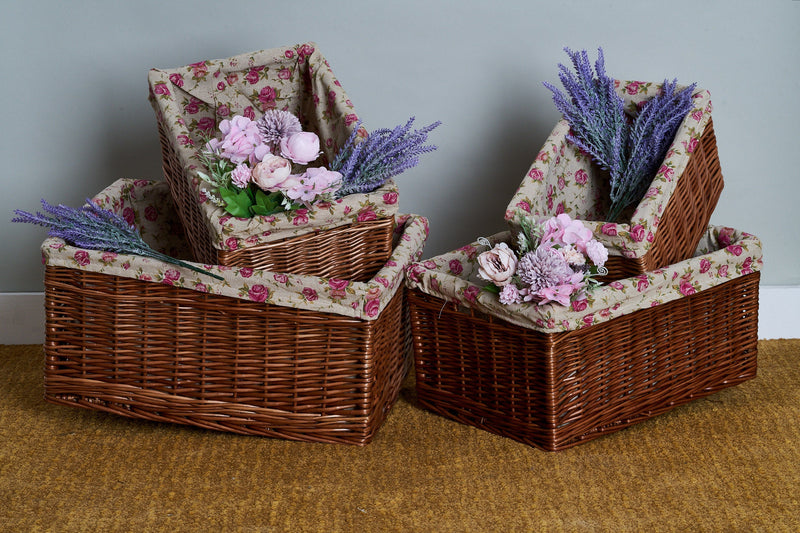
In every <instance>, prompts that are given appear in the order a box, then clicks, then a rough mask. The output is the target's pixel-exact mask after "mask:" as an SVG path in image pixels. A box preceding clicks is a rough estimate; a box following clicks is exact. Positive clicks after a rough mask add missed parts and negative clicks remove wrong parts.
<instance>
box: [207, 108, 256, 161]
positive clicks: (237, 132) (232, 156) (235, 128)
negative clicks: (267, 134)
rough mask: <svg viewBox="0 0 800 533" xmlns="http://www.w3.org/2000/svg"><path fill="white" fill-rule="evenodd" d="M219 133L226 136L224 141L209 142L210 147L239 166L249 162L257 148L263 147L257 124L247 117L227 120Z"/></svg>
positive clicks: (223, 122)
mask: <svg viewBox="0 0 800 533" xmlns="http://www.w3.org/2000/svg"><path fill="white" fill-rule="evenodd" d="M219 131H220V132H222V134H223V135H224V137H223V139H222V141H221V142H218V143H214V142H213V141H212V142H209V143H208V144H209V147H210V148H211V149H212V151H214V149H219V153H220V155H221V156H222V157H225V158H226V159H229V160H230V161H231V162H232V163H235V164H237V165H238V164H239V163H244V162H245V161H247V160H249V159H250V157H251V156H252V155H253V154H254V152H255V151H256V148H257V147H259V146H263V143H262V142H261V136H260V135H259V133H258V127H257V126H256V123H255V122H253V121H252V120H250V119H249V118H247V117H243V116H241V115H240V116H236V117H233V118H232V119H230V120H228V119H225V120H223V121H222V122H220V124H219ZM262 150H263V149H262ZM262 157H263V155H262Z"/></svg>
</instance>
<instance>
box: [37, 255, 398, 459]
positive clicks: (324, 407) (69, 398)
mask: <svg viewBox="0 0 800 533" xmlns="http://www.w3.org/2000/svg"><path fill="white" fill-rule="evenodd" d="M45 291H46V292H45V295H46V303H45V308H46V340H45V353H46V365H45V398H46V399H47V400H48V401H50V402H53V403H58V404H63V405H71V406H80V407H86V408H90V409H96V410H101V411H107V412H111V413H116V414H120V415H125V416H129V417H134V418H142V419H147V420H154V421H159V422H174V423H180V424H191V425H194V426H200V427H204V428H209V429H215V430H223V431H229V432H235V433H243V434H251V435H262V436H267V437H279V438H285V439H292V440H302V441H314V442H329V443H347V444H358V445H364V444H367V443H369V442H370V441H371V440H372V438H373V436H374V434H375V432H376V430H377V429H378V428H379V427H380V425H381V423H382V422H383V420H384V419H385V417H386V415H387V413H388V411H389V409H390V408H391V406H392V405H393V404H394V402H395V401H396V399H397V396H398V393H399V390H400V385H401V382H402V380H403V378H404V376H405V374H406V371H407V369H408V363H409V362H410V358H409V351H410V336H409V334H408V324H407V321H406V320H405V315H406V314H407V310H406V308H405V307H404V304H403V299H404V290H403V289H402V288H401V289H400V290H398V292H397V294H396V295H395V296H394V298H393V299H392V301H391V303H390V304H389V305H388V306H387V307H386V308H385V309H384V311H383V312H382V313H381V315H380V316H379V317H378V319H377V320H374V321H364V320H359V319H355V318H347V317H343V316H340V315H335V314H328V313H319V312H311V311H307V310H299V309H294V308H288V307H281V306H275V305H267V304H261V303H256V302H250V301H245V300H239V299H235V298H228V297H224V296H219V295H212V294H206V293H202V292H197V291H193V290H190V289H184V288H178V287H174V286H171V285H166V284H159V283H149V282H144V281H140V280H136V279H128V278H121V277H117V276H111V275H105V274H99V273H94V272H89V271H84V270H80V269H72V268H64V267H54V266H48V267H47V268H46V271H45Z"/></svg>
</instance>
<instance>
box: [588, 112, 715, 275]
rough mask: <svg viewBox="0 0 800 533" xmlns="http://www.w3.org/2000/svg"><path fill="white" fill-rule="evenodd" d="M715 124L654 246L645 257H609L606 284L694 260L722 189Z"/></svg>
mask: <svg viewBox="0 0 800 533" xmlns="http://www.w3.org/2000/svg"><path fill="white" fill-rule="evenodd" d="M723 185H724V184H723V179H722V170H721V168H720V164H719V155H718V153H717V138H716V135H715V134H714V124H713V121H712V120H711V119H709V121H708V124H707V125H706V128H705V130H703V135H702V137H700V142H699V143H698V145H697V148H696V149H695V151H694V152H692V156H691V157H690V158H689V163H688V164H687V165H686V169H685V170H684V171H683V174H681V177H680V179H679V180H678V184H677V186H676V187H675V191H674V192H673V193H672V196H671V197H670V199H669V201H668V202H667V207H666V208H665V209H664V214H663V215H662V217H661V220H660V221H659V223H658V231H656V232H655V233H654V240H653V245H652V247H651V248H650V250H648V251H647V253H646V254H645V255H644V256H643V257H637V258H626V257H621V256H619V255H612V256H610V257H609V260H608V263H606V267H607V268H608V270H609V273H610V274H609V276H607V277H606V278H604V280H605V281H612V280H614V279H622V278H628V277H631V276H635V275H637V274H643V273H644V272H647V271H649V270H656V269H657V268H663V267H665V266H668V265H672V264H675V263H679V262H681V261H683V260H684V259H687V258H689V257H691V256H692V254H693V253H694V251H695V248H696V247H697V242H698V241H699V240H700V237H701V236H702V235H703V233H704V232H705V231H706V229H708V223H709V221H710V220H711V215H712V214H713V212H714V208H715V207H716V205H717V201H718V200H719V197H720V195H721V194H722V189H723Z"/></svg>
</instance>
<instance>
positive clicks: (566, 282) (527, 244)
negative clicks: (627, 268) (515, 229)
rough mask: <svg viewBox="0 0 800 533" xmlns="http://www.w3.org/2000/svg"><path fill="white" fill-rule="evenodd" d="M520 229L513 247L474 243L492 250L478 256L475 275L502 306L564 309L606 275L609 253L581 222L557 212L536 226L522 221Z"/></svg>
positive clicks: (502, 243)
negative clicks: (552, 305) (553, 305)
mask: <svg viewBox="0 0 800 533" xmlns="http://www.w3.org/2000/svg"><path fill="white" fill-rule="evenodd" d="M519 226H520V228H521V230H520V231H519V233H518V235H517V239H516V245H515V247H514V248H511V247H510V246H509V245H508V244H507V243H506V242H499V243H497V244H494V245H493V246H492V244H491V243H490V241H489V240H488V239H483V238H482V239H480V240H479V241H478V242H480V243H481V244H483V245H484V246H490V247H491V249H490V250H487V251H485V252H483V253H481V254H480V255H478V259H477V261H478V265H479V268H478V276H479V277H480V278H481V279H484V280H486V281H489V282H490V283H489V285H487V287H486V289H487V290H489V291H491V292H497V293H498V294H499V299H500V302H501V303H503V304H506V305H510V304H519V303H523V302H534V303H537V304H538V305H543V304H547V303H550V302H556V303H559V304H561V305H565V306H566V305H569V304H570V302H571V301H573V300H575V299H576V298H578V297H579V296H580V295H583V294H585V292H586V291H589V290H591V289H592V288H594V287H595V286H596V285H597V284H598V283H599V282H598V281H597V279H596V276H603V275H605V274H607V273H608V271H607V270H606V269H605V267H604V266H603V265H604V264H605V262H606V260H607V259H608V251H607V250H606V248H605V247H604V246H603V245H602V244H601V243H600V242H599V241H597V240H596V239H594V237H593V235H592V232H591V231H590V230H589V229H588V228H586V227H585V226H584V225H583V223H582V222H581V221H579V220H572V219H570V217H569V215H565V214H563V213H562V214H560V215H558V216H555V217H552V218H550V219H547V220H545V221H543V222H541V223H536V222H534V221H533V220H532V219H530V218H527V217H522V218H521V219H520V220H519Z"/></svg>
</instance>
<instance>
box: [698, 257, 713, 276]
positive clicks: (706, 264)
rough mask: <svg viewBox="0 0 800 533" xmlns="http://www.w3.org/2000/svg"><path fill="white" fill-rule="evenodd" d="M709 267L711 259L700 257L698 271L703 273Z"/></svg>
mask: <svg viewBox="0 0 800 533" xmlns="http://www.w3.org/2000/svg"><path fill="white" fill-rule="evenodd" d="M710 269H711V261H709V260H708V259H701V260H700V273H701V274H705V273H706V272H708V271H709V270H710Z"/></svg>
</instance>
